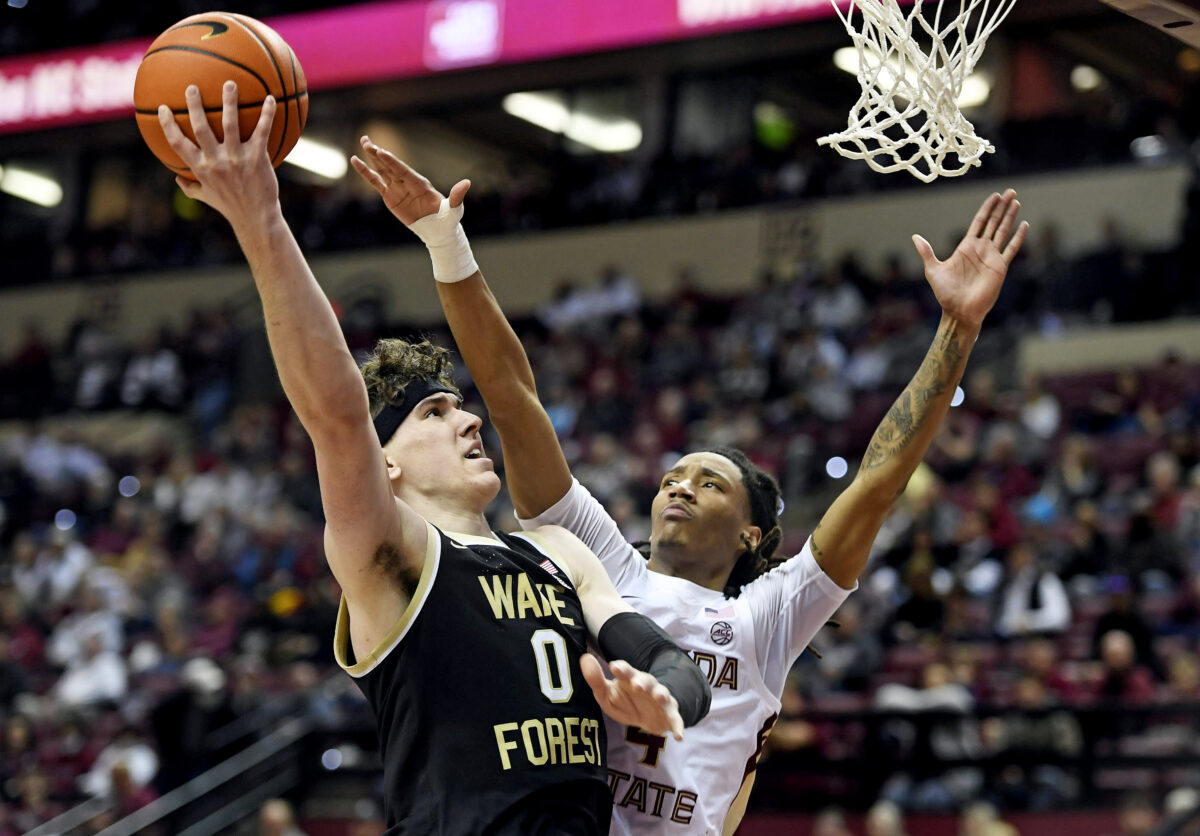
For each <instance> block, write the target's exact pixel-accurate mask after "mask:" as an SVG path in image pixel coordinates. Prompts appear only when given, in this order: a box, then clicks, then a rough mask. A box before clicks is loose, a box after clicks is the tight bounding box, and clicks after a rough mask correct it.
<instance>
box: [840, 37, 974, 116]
mask: <svg viewBox="0 0 1200 836" xmlns="http://www.w3.org/2000/svg"><path fill="white" fill-rule="evenodd" d="M864 54H865V55H866V56H867V60H868V61H870V60H871V59H872V58H874V59H875V60H876V61H878V60H879V56H878V54H876V53H873V52H869V51H868V52H865V53H864ZM833 65H834V66H835V67H837V68H838V69H839V70H842V71H843V72H847V73H850V75H854V76H856V75H858V68H859V60H858V48H857V47H853V46H844V47H842V48H841V49H838V50H835V51H834V53H833ZM899 71H900V65H899V64H898V63H897V62H896V61H895V60H892V59H889V60H888V62H887V65H886V66H885V67H884V68H883V70H881V71H880V73H879V81H880V83H881V84H882V85H883V86H884V87H891V86H892V85H893V84H895V83H896V79H897V77H898V73H899ZM908 81H909V84H910V85H911V86H912V87H916V86H917V79H916V76H913V75H910V76H909V77H908ZM991 94H992V85H991V83H990V82H989V81H988V80H987V78H986V77H985V76H983V75H981V74H980V73H971V74H970V75H969V76H967V77H966V78H964V79H963V85H962V90H961V91H960V92H959V94H958V101H957V104H958V106H959V107H978V106H979V105H981V104H983V103H984V102H986V101H987V100H988V96H990V95H991Z"/></svg>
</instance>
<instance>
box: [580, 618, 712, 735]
mask: <svg viewBox="0 0 1200 836" xmlns="http://www.w3.org/2000/svg"><path fill="white" fill-rule="evenodd" d="M597 640H598V642H599V645H600V652H602V653H603V654H604V656H605V657H606V658H607V659H610V660H615V659H620V660H622V661H625V662H628V663H629V664H631V665H633V666H634V667H635V668H637V669H638V670H642V671H646V672H647V673H649V674H650V675H651V676H653V677H654V678H655V679H657V680H658V681H659V682H661V683H662V684H663V685H665V686H666V688H667V690H668V691H670V692H671V695H672V696H673V697H675V701H676V702H677V703H679V714H680V716H681V717H683V723H684V725H685V726H694V725H696V724H697V723H699V722H700V721H701V720H703V719H704V717H705V715H706V714H708V708H709V705H710V704H711V702H712V690H711V689H710V688H709V686H708V680H707V679H706V678H705V677H704V674H702V673H701V672H700V668H699V667H697V666H696V664H695V663H694V662H693V661H692V660H691V659H689V658H688V655H687V654H686V653H684V652H683V651H682V650H680V649H679V647H678V646H677V645H676V644H675V642H673V641H671V638H670V637H669V636H668V635H667V634H666V633H665V632H663V630H662V628H661V627H659V626H658V625H657V624H655V623H654V622H653V621H651V620H650V619H648V618H646V617H645V616H644V615H639V614H638V613H633V612H623V613H617V614H616V615H614V616H613V617H612V618H610V619H609V620H608V621H606V622H604V626H602V627H601V628H600V633H599V635H598V636H597Z"/></svg>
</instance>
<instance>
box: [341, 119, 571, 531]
mask: <svg viewBox="0 0 1200 836" xmlns="http://www.w3.org/2000/svg"><path fill="white" fill-rule="evenodd" d="M362 147H363V152H364V154H365V155H366V157H367V159H368V160H369V161H370V163H371V166H367V165H366V164H365V163H364V162H363V161H362V160H360V159H358V158H357V157H355V158H353V159H352V160H351V162H352V163H353V164H354V168H355V170H356V171H357V172H358V173H359V174H360V175H361V176H362V177H363V179H365V180H366V181H367V182H368V183H370V184H371V185H372V186H374V187H375V189H376V190H377V191H378V192H379V193H380V195H382V196H383V199H384V203H385V204H386V205H387V207H388V209H389V210H391V212H392V214H393V215H395V216H396V217H397V218H398V219H399V220H400V221H401V222H403V223H404V224H405V225H406V226H408V227H409V228H411V229H412V230H413V232H415V233H416V234H417V235H418V236H419V237H421V239H422V240H423V241H425V243H426V245H427V246H429V250H430V254H431V255H432V256H433V261H434V277H435V278H436V279H437V280H438V283H437V287H438V295H439V296H440V297H441V301H442V309H443V310H444V311H445V313H446V322H447V323H448V324H449V325H450V330H451V332H452V333H453V334H454V340H455V342H456V343H458V350H459V351H460V352H461V354H462V357H463V360H464V361H465V362H466V364H467V368H469V369H470V370H471V377H472V379H473V380H474V381H475V385H476V386H478V387H479V392H480V394H481V395H483V399H484V401H485V402H486V403H487V408H488V414H489V416H490V417H491V419H492V423H493V424H495V426H496V431H497V432H498V433H499V434H500V439H501V446H502V448H503V453H504V462H505V471H504V472H505V479H506V480H507V482H508V490H509V494H510V496H511V497H512V502H513V506H514V507H515V508H516V511H517V514H518V515H519V516H520V517H522V518H525V519H528V518H531V517H535V516H537V515H538V514H540V513H541V512H543V511H545V510H546V509H547V508H549V507H550V506H551V505H553V504H554V503H555V502H557V501H558V500H559V499H561V498H562V497H563V496H564V495H565V494H566V492H567V490H568V489H570V487H571V471H570V469H569V468H568V466H567V460H566V458H564V456H563V453H562V448H561V447H560V446H559V443H558V436H557V435H556V434H555V432H554V426H553V425H552V424H551V423H550V417H549V416H548V415H547V414H546V410H545V409H543V408H542V404H541V401H539V400H538V394H537V385H536V384H535V382H534V378H533V370H532V369H531V368H530V366H529V358H528V357H527V356H526V355H525V349H524V347H523V346H522V345H521V341H520V340H519V339H518V338H517V335H516V334H515V333H514V332H513V329H512V326H511V325H509V324H508V320H507V319H506V318H505V316H504V311H502V310H501V309H500V305H499V304H498V303H497V302H496V298H495V296H493V295H492V292H491V290H490V289H489V288H488V286H487V282H486V281H484V278H483V274H482V273H481V272H480V271H479V267H478V266H477V265H476V264H475V260H474V259H473V258H472V257H471V256H470V248H469V247H467V246H466V239H465V236H462V237H460V236H461V227H459V226H458V219H459V218H461V217H462V203H463V198H464V197H466V194H467V190H468V189H469V188H470V186H471V184H470V182H469V181H467V180H462V181H459V182H458V183H457V184H456V185H455V186H454V188H452V189H451V190H450V196H449V198H447V199H446V200H445V202H443V199H442V195H441V194H440V193H439V192H438V191H437V189H435V188H433V186H432V185H430V183H429V181H428V180H427V179H425V178H424V177H422V176H421V175H420V174H418V173H417V172H415V171H413V170H412V169H411V168H410V167H409V166H408V165H406V164H405V163H404V162H403V161H402V160H400V159H399V158H398V157H397V156H396V155H395V154H392V153H391V152H390V151H387V150H385V149H383V148H380V147H379V146H377V145H375V144H374V143H373V142H371V141H370V140H369V139H368V138H367V137H363V138H362Z"/></svg>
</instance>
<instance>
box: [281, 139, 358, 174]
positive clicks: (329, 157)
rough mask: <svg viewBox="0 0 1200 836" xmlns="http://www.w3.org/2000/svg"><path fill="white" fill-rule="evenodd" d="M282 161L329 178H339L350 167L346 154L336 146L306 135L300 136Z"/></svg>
mask: <svg viewBox="0 0 1200 836" xmlns="http://www.w3.org/2000/svg"><path fill="white" fill-rule="evenodd" d="M283 161H284V162H285V163H291V164H292V165H294V166H296V167H297V168H302V169H304V170H305V171H311V172H312V173H313V174H317V175H320V176H321V177H325V178H327V179H329V180H341V179H342V178H343V177H345V176H346V172H347V171H349V169H350V162H349V160H348V159H347V158H346V155H345V154H343V153H342V152H341V151H339V150H338V149H337V148H334V147H333V146H332V145H326V144H325V143H324V142H317V141H316V140H313V139H307V138H306V137H300V139H299V140H298V141H297V142H296V147H295V148H293V149H292V150H291V152H289V153H288V155H287V156H286V157H284V158H283Z"/></svg>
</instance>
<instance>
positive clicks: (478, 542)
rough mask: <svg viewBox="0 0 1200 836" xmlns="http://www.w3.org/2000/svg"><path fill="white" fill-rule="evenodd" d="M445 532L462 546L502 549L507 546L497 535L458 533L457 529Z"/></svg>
mask: <svg viewBox="0 0 1200 836" xmlns="http://www.w3.org/2000/svg"><path fill="white" fill-rule="evenodd" d="M445 534H446V536H447V537H449V538H450V539H451V540H452V541H454V542H455V543H461V544H462V545H464V546H498V547H499V548H502V549H507V548H508V546H506V545H504V543H502V542H501V541H500V538H499V537H484V536H483V535H481V534H459V533H458V532H457V531H447V532H445Z"/></svg>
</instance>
